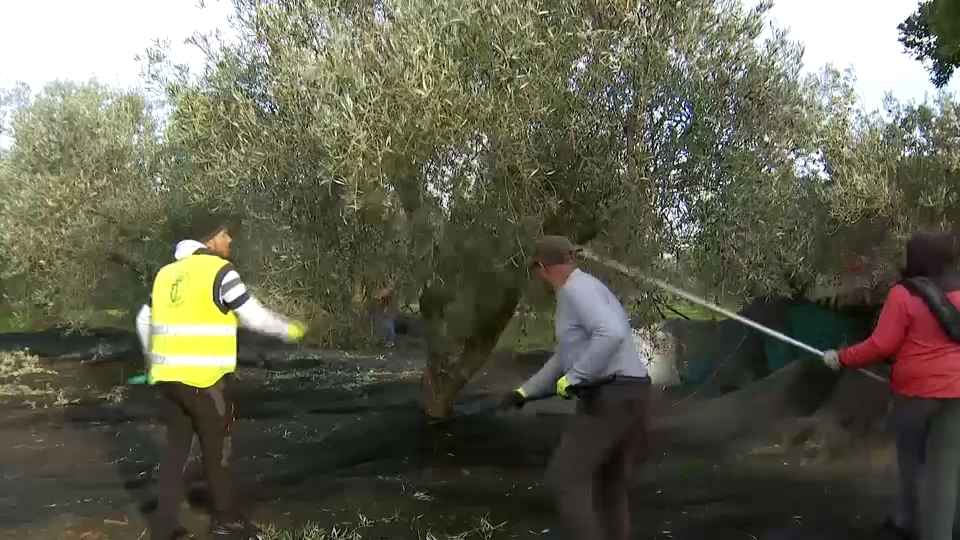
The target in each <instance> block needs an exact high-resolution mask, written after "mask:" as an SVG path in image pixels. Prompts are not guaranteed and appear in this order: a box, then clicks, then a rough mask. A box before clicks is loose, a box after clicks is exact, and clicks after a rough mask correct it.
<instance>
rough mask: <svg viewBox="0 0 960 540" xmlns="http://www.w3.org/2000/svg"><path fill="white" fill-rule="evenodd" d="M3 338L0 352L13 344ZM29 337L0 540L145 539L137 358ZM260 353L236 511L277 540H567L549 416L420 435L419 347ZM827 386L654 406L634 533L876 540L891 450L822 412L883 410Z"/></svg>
mask: <svg viewBox="0 0 960 540" xmlns="http://www.w3.org/2000/svg"><path fill="white" fill-rule="evenodd" d="M0 337H2V336H0ZM4 339H5V341H4ZM4 339H0V349H4V348H5V349H10V348H12V345H11V344H12V343H14V342H15V341H17V340H21V341H22V340H23V339H24V338H23V337H22V336H12V335H8V336H6V337H5V338H4ZM31 339H33V340H34V341H33V342H32V345H31V347H32V348H33V349H34V350H38V348H39V349H43V347H44V345H46V346H47V350H46V352H47V353H50V352H51V351H53V353H55V354H48V355H47V356H56V357H59V360H58V361H50V360H49V359H48V360H45V361H41V362H37V361H36V358H34V357H26V356H17V357H16V358H13V355H10V354H4V353H3V352H0V356H2V357H3V358H6V359H7V360H6V361H5V363H4V364H3V366H2V367H0V437H2V440H3V441H4V444H3V445H2V447H0V471H2V473H3V478H4V482H3V484H2V485H3V487H2V489H0V538H10V539H24V540H26V539H51V540H54V539H71V540H107V539H110V540H133V539H139V538H147V537H148V535H146V534H145V523H146V522H147V521H148V519H149V515H150V512H151V511H152V509H153V505H154V504H155V501H154V498H153V493H154V489H155V487H156V464H157V462H158V458H159V453H160V450H161V443H162V437H163V429H162V427H160V426H159V425H158V423H157V419H156V416H155V411H156V402H155V396H154V395H153V393H152V392H151V390H150V389H149V388H145V387H123V386H122V385H121V382H122V381H123V380H125V378H126V377H127V376H129V375H131V374H132V373H133V372H135V370H136V368H137V365H138V364H139V362H140V359H139V358H138V357H137V355H135V354H133V353H131V352H130V350H129V347H128V345H129V343H128V342H126V341H124V342H123V343H124V344H123V345H122V346H121V345H117V343H118V340H120V341H123V340H125V339H126V340H129V338H126V337H122V336H119V337H118V335H110V336H107V337H104V338H102V339H100V338H98V339H99V341H98V340H95V339H89V338H83V339H87V341H84V342H82V343H80V342H79V341H76V340H80V339H81V338H79V337H76V338H73V339H74V340H75V341H76V343H74V344H73V345H69V344H68V343H67V341H68V340H63V339H61V338H56V339H55V338H53V337H48V338H46V339H44V338H42V337H34V338H31ZM58 339H59V340H60V341H57V340H58ZM55 341H56V343H53V342H55ZM104 343H106V345H104ZM58 347H59V348H60V349H59V352H58V351H54V350H53V349H57V348H58ZM263 347H264V348H261V349H260V352H254V353H246V355H245V356H244V357H242V358H246V361H245V363H246V364H247V365H245V366H243V367H242V368H241V370H240V372H239V376H238V381H237V382H238V384H237V393H236V394H237V401H238V409H237V413H238V421H237V426H236V435H235V440H234V448H235V452H236V454H237V458H236V474H237V476H238V478H239V479H240V480H241V484H242V486H243V491H244V494H245V495H246V497H245V499H246V501H247V503H248V505H249V508H250V511H251V512H252V515H253V516H254V518H255V519H256V520H257V521H258V522H260V523H262V524H266V525H268V526H269V527H270V528H272V530H273V531H274V537H275V538H278V539H279V538H286V539H321V538H328V539H338V538H339V539H359V538H363V539H378V538H379V539H390V540H395V539H431V538H435V539H438V540H439V539H443V538H458V539H460V538H463V539H466V538H484V539H494V538H503V539H506V538H544V539H550V538H555V539H559V538H563V536H562V535H561V534H560V533H559V531H558V524H557V521H556V519H555V515H554V512H553V509H552V507H551V504H550V501H549V497H548V493H546V492H545V490H544V489H543V488H542V486H541V483H540V481H541V472H542V468H543V465H544V464H545V462H546V460H547V458H548V456H549V453H550V451H551V449H552V447H553V445H554V444H555V442H556V440H557V438H558V436H559V432H560V429H561V427H562V424H563V421H564V416H563V415H561V414H509V415H491V414H480V415H474V416H468V417H463V418H460V419H455V420H453V421H451V422H448V423H443V424H439V425H436V424H434V425H430V424H428V423H427V422H426V421H425V418H424V417H423V416H422V413H421V412H420V411H419V409H418V407H417V405H416V399H417V388H418V376H419V368H420V362H419V354H418V353H417V352H416V351H415V350H405V349H403V348H402V347H401V348H399V349H393V350H391V351H390V352H389V353H384V354H373V353H371V354H365V355H355V354H354V355H350V354H347V353H337V352H324V353H316V352H315V353H311V354H304V353H300V354H296V355H294V357H295V358H296V359H295V360H291V361H288V362H282V361H279V360H277V358H279V357H280V356H283V355H280V356H276V355H274V356H271V354H272V353H270V352H269V351H270V350H273V349H272V348H271V347H270V346H268V345H264V346H263ZM68 349H69V350H68ZM249 350H250V348H248V351H249ZM264 350H266V351H267V352H263V351H264ZM71 351H73V352H71ZM91 351H92V352H91ZM67 353H69V354H67ZM288 353H289V351H288ZM94 356H95V357H97V358H98V360H96V361H94V362H89V363H82V361H83V358H87V359H89V358H91V357H94ZM287 356H289V355H287ZM265 359H266V360H265ZM54 360H56V359H54ZM536 362H537V360H536V359H534V360H526V361H517V360H515V359H511V358H509V357H505V358H500V359H498V361H496V362H494V363H493V364H491V366H490V367H489V368H488V369H487V370H486V371H485V372H484V373H483V374H481V375H480V376H479V377H478V378H477V379H476V380H475V381H474V382H473V383H472V384H471V385H470V387H469V388H468V391H467V392H466V395H465V397H464V400H465V401H470V400H475V399H483V398H484V395H485V394H489V393H491V392H495V391H497V390H500V389H505V388H510V387H512V386H513V385H514V384H515V383H516V382H518V381H520V380H522V378H523V377H524V376H525V375H526V374H527V373H529V372H530V371H531V370H532V369H534V368H535V367H536ZM258 365H259V367H257V366H258ZM824 377H825V376H824V374H823V373H822V372H817V371H816V370H813V371H810V370H807V369H805V368H804V369H798V370H796V371H794V372H787V373H785V374H783V375H782V376H781V379H778V380H773V382H772V383H770V384H768V385H767V386H764V387H762V388H760V389H758V390H756V391H754V392H753V393H752V394H751V393H750V392H742V393H738V394H740V397H737V396H736V395H728V396H724V397H722V398H717V399H716V400H710V401H708V402H703V401H697V400H696V399H695V398H694V399H687V400H683V398H682V397H676V396H670V395H663V396H660V399H659V400H658V403H659V406H658V407H657V412H656V413H655V414H656V415H657V416H658V417H659V418H660V420H659V421H658V423H657V433H656V435H657V436H656V437H655V441H656V445H655V449H656V452H655V454H656V455H655V458H654V459H652V460H651V461H650V463H648V466H647V468H646V469H645V470H643V471H640V472H639V473H638V475H637V482H636V489H635V496H634V501H633V509H634V512H633V518H634V521H635V535H634V538H638V539H640V538H643V539H678V540H679V539H689V540H695V539H710V540H723V539H731V540H732V539H744V540H748V539H758V540H814V539H817V540H825V539H847V538H850V539H854V538H864V539H866V538H870V539H878V538H880V539H882V538H884V536H883V534H882V533H881V532H880V531H879V530H878V528H877V526H876V524H877V523H878V522H879V521H880V519H881V518H882V517H883V516H884V514H885V513H886V512H887V511H888V510H889V509H890V508H892V504H893V501H894V498H893V492H894V484H893V480H892V478H893V476H892V474H891V472H892V469H891V465H892V459H891V452H890V450H889V447H888V446H885V445H884V444H883V443H882V442H880V443H878V442H876V441H877V440H880V441H882V438H878V437H877V436H876V435H875V430H873V431H871V429H868V428H864V430H863V431H862V434H861V435H858V433H860V432H858V431H857V429H855V428H856V426H855V425H854V427H853V428H851V425H853V424H856V422H855V421H851V420H850V418H847V417H846V416H845V415H843V414H841V415H839V416H838V415H836V414H832V415H828V416H830V418H825V417H824V413H823V412H822V411H823V410H824V403H826V404H827V405H826V407H828V408H829V407H830V404H831V403H834V402H836V401H837V399H838V398H836V397H831V396H833V395H834V394H836V393H837V392H858V393H859V394H858V397H857V399H855V400H854V401H855V402H856V403H860V404H862V403H864V401H869V399H866V400H865V398H864V396H865V393H864V392H866V393H867V394H869V393H870V392H874V393H876V394H877V396H879V397H875V398H870V399H873V400H874V401H877V402H878V403H879V402H881V401H882V399H883V398H884V397H883V394H882V393H881V392H879V391H876V390H870V389H868V390H866V391H864V390H863V389H858V388H853V389H850V388H846V387H844V384H845V383H844V382H843V379H841V381H840V384H839V385H838V384H836V380H835V377H834V378H833V379H829V377H827V378H824ZM778 381H779V382H778ZM824 381H826V382H824ZM849 384H853V386H857V385H858V384H860V383H858V382H857V381H855V380H854V382H853V383H849ZM849 384H848V385H849ZM798 385H799V386H798ZM798 396H799V397H798ZM720 400H726V401H720ZM678 401H679V404H677V402H678ZM841 401H842V400H841ZM868 408H870V409H871V410H873V409H876V408H877V406H876V405H871V406H870V407H868ZM724 411H726V412H724ZM814 411H817V412H816V413H815V414H814V416H809V417H807V419H806V420H804V419H803V418H799V419H797V417H803V416H804V415H805V414H807V413H809V412H814ZM874 413H875V411H874ZM865 414H866V416H870V414H873V413H869V411H868V413H865ZM847 416H849V415H847ZM854 416H856V415H854ZM861 416H863V415H861ZM874 416H875V414H874ZM732 417H735V418H734V420H732V421H730V418H732ZM725 418H726V419H727V420H724V419H725ZM838 418H839V420H837V419H838ZM835 420H837V421H835ZM723 421H728V426H727V427H726V428H720V427H718V426H717V424H718V423H722V422H723ZM851 422H853V424H851ZM867 423H869V422H867ZM825 425H841V426H842V427H843V428H844V429H842V430H841V431H842V432H843V433H844V436H845V437H846V439H844V443H843V444H842V445H841V446H842V450H837V448H827V446H829V444H827V443H826V442H824V441H826V440H827V439H830V438H831V437H828V436H826V435H823V434H824V433H828V432H829V431H830V430H829V429H825V428H823V426H825ZM864 425H866V424H864ZM851 434H853V435H851ZM833 439H836V437H833ZM205 501H206V498H205V490H204V486H203V483H202V481H200V482H196V483H194V484H193V487H192V488H191V505H190V507H189V508H185V509H184V514H183V523H184V525H185V526H186V527H187V528H189V529H190V530H192V531H193V532H195V533H196V534H197V536H198V537H199V538H204V537H205V530H206V517H205V512H204V505H205Z"/></svg>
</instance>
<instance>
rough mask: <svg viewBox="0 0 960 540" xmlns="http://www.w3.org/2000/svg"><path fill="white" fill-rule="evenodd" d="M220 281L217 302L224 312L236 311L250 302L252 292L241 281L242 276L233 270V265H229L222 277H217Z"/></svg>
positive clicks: (218, 281) (222, 272) (223, 271)
mask: <svg viewBox="0 0 960 540" xmlns="http://www.w3.org/2000/svg"><path fill="white" fill-rule="evenodd" d="M217 277H218V278H219V279H218V280H217V283H218V284H219V286H218V287H217V288H218V289H219V294H218V298H217V299H218V300H219V302H217V303H218V304H219V305H220V306H221V309H223V310H224V311H236V310H237V309H238V308H240V306H242V305H243V304H245V303H246V302H247V301H248V300H250V291H248V290H247V286H246V285H244V284H243V281H242V280H241V279H240V274H238V273H237V271H236V270H234V269H233V267H232V266H231V265H227V266H226V267H224V269H223V270H222V271H221V275H220V276H217Z"/></svg>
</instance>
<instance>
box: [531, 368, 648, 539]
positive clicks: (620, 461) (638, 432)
mask: <svg viewBox="0 0 960 540" xmlns="http://www.w3.org/2000/svg"><path fill="white" fill-rule="evenodd" d="M649 395H650V382H649V380H646V381H645V382H635V381H632V382H630V383H611V384H608V385H605V386H602V387H600V388H597V389H595V390H594V391H592V392H591V393H590V394H589V395H587V396H583V397H581V399H580V401H579V403H577V413H576V414H575V415H574V416H573V418H571V419H570V423H569V424H568V425H567V427H566V429H565V430H564V432H563V435H562V437H561V439H560V446H559V447H557V450H556V451H555V452H554V454H553V457H552V458H551V459H550V464H549V465H548V466H547V485H548V487H549V488H550V489H551V491H553V493H554V496H555V498H556V503H557V507H558V510H559V512H560V521H561V523H562V524H563V527H564V529H566V531H567V534H568V535H569V538H570V540H628V538H629V536H630V511H629V506H628V502H629V500H628V499H629V497H628V495H629V475H630V472H631V469H632V468H633V467H635V466H637V465H639V461H640V459H641V457H642V455H643V445H644V444H645V438H646V437H645V436H646V425H647V408H648V407H647V405H648V402H649Z"/></svg>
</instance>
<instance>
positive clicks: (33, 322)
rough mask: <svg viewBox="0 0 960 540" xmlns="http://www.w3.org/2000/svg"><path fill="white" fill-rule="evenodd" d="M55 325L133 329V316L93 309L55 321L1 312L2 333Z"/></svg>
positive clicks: (0, 326) (121, 312)
mask: <svg viewBox="0 0 960 540" xmlns="http://www.w3.org/2000/svg"><path fill="white" fill-rule="evenodd" d="M55 324H61V325H75V326H78V327H82V328H131V327H132V326H133V315H131V314H130V313H128V312H127V311H125V310H122V309H91V310H86V311H78V312H73V313H64V314H62V315H61V316H60V317H57V318H55V319H54V318H44V317H35V316H34V317H31V316H28V315H24V314H20V313H17V312H14V311H9V310H7V309H3V310H0V333H2V332H30V331H38V330H44V329H46V328H49V327H50V326H53V325H55Z"/></svg>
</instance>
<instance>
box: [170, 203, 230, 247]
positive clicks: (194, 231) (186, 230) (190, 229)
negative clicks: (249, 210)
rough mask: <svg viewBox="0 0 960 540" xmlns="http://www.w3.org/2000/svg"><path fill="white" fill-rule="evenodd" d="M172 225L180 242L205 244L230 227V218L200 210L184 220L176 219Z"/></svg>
mask: <svg viewBox="0 0 960 540" xmlns="http://www.w3.org/2000/svg"><path fill="white" fill-rule="evenodd" d="M173 225H174V227H173V228H174V230H175V231H176V232H177V236H178V237H179V238H180V239H181V240H186V239H189V240H196V241H197V242H207V241H209V240H210V239H211V238H213V237H214V236H216V235H217V234H218V233H219V232H220V231H222V230H224V229H227V228H228V227H229V226H230V218H229V216H228V215H227V214H226V213H223V212H213V211H207V210H202V211H196V212H192V213H191V214H190V216H189V217H187V218H185V219H177V220H176V222H175V223H174V224H173Z"/></svg>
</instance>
